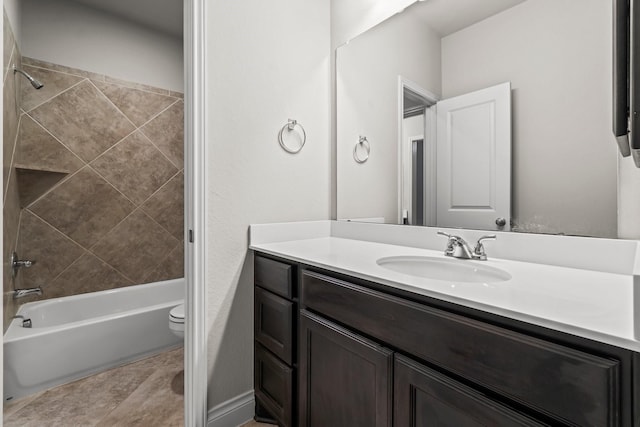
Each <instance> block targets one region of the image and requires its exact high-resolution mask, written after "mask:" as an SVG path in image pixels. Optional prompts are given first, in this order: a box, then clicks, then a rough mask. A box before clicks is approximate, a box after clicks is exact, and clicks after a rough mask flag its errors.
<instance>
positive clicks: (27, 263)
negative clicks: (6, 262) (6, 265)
mask: <svg viewBox="0 0 640 427" xmlns="http://www.w3.org/2000/svg"><path fill="white" fill-rule="evenodd" d="M35 263H36V262H35V261H32V260H28V259H19V258H18V254H17V253H15V252H14V253H12V254H11V269H12V270H11V276H12V277H13V278H15V277H16V275H17V274H18V270H19V269H21V268H29V267H31V266H33V264H35Z"/></svg>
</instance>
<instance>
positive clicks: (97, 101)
mask: <svg viewBox="0 0 640 427" xmlns="http://www.w3.org/2000/svg"><path fill="white" fill-rule="evenodd" d="M30 115H31V117H33V118H34V119H35V120H36V121H37V122H38V123H40V124H42V125H43V126H44V127H45V128H46V129H47V130H48V131H49V132H51V134H53V135H54V136H55V137H56V138H57V139H58V140H60V141H61V142H62V143H63V144H64V145H66V146H67V147H69V149H70V150H71V151H73V152H74V153H75V154H77V155H78V156H79V157H80V158H82V159H83V160H85V161H87V162H89V161H91V160H93V159H95V158H96V157H98V156H99V155H100V154H102V153H104V152H105V151H106V150H108V149H109V148H111V147H112V146H113V145H114V144H115V143H117V142H118V141H120V140H121V139H122V138H124V137H125V136H127V135H128V134H129V133H131V132H133V131H134V130H135V127H134V126H133V124H131V122H130V121H129V120H127V118H126V117H125V116H124V114H122V113H121V112H120V110H118V109H117V108H116V107H114V106H113V104H112V103H111V102H109V100H108V99H107V98H106V97H105V96H104V95H103V94H102V92H100V91H99V90H98V89H96V87H95V86H93V85H92V84H91V83H89V82H88V81H84V82H81V83H79V84H78V85H77V86H74V87H73V88H71V89H69V90H68V91H66V92H63V93H62V94H60V95H58V96H56V97H55V98H53V99H52V100H50V101H48V102H46V103H45V104H43V105H41V106H40V107H38V108H36V109H34V110H32V111H31V114H30Z"/></svg>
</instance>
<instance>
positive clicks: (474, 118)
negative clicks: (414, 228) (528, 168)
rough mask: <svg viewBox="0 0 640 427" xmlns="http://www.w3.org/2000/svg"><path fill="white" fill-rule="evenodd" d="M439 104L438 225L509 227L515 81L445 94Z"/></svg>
mask: <svg viewBox="0 0 640 427" xmlns="http://www.w3.org/2000/svg"><path fill="white" fill-rule="evenodd" d="M437 110H438V111H437V117H438V125H437V129H438V130H437V158H438V171H437V180H436V181H437V190H436V194H437V213H436V222H437V225H438V226H440V227H464V228H477V229H481V230H504V231H508V230H509V228H510V227H509V223H510V217H511V84H510V83H502V84H500V85H497V86H493V87H490V88H487V89H482V90H479V91H476V92H471V93H468V94H465V95H461V96H457V97H455V98H449V99H445V100H442V101H440V102H438V104H437ZM501 224H502V225H501Z"/></svg>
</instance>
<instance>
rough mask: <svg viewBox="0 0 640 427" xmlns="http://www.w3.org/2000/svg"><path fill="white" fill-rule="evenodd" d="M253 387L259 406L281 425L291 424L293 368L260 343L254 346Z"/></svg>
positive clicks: (285, 426)
mask: <svg viewBox="0 0 640 427" xmlns="http://www.w3.org/2000/svg"><path fill="white" fill-rule="evenodd" d="M254 388H255V394H256V399H257V400H258V403H259V404H260V406H261V407H262V408H264V409H266V410H267V412H269V414H271V416H273V417H275V418H276V419H277V420H278V421H279V422H280V425H281V426H284V427H287V426H290V425H292V424H291V419H292V415H293V413H292V410H293V407H292V402H293V369H291V368H290V367H288V366H287V365H285V364H284V363H282V362H281V361H280V360H278V359H277V358H276V357H275V356H273V355H272V354H271V353H269V352H268V351H267V350H265V349H264V348H263V347H262V346H260V344H256V347H255V367H254Z"/></svg>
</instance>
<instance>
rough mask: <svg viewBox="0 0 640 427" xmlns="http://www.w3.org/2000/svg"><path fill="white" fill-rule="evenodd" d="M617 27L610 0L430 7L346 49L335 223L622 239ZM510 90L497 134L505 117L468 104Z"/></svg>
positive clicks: (438, 0)
mask: <svg viewBox="0 0 640 427" xmlns="http://www.w3.org/2000/svg"><path fill="white" fill-rule="evenodd" d="M611 14H612V4H611V0H490V1H489V0H426V1H418V2H416V3H414V4H412V5H411V6H409V7H408V8H406V9H405V10H404V11H403V12H402V13H398V14H396V15H394V16H392V17H390V18H389V19H387V20H386V21H384V22H382V23H380V24H378V25H377V26H375V27H373V28H371V29H370V30H368V31H366V32H364V33H363V34H361V35H359V36H357V37H355V38H354V39H352V40H350V41H349V42H348V43H347V44H345V45H343V46H341V47H339V48H338V49H337V52H336V94H337V96H336V102H337V124H336V128H337V129H336V130H337V148H336V155H337V217H338V219H345V220H353V221H358V220H363V221H375V222H384V223H393V224H402V223H405V224H410V225H430V226H441V227H464V228H476V229H487V230H504V231H507V230H511V231H522V232H533V233H552V234H566V235H580V236H594V237H609V238H615V237H616V236H617V149H616V142H615V138H614V137H613V134H612V132H611V99H612V89H611V88H612V77H611V76H612V69H611V68H612V66H611V55H612V53H611V45H612V41H611V33H612V16H611ZM505 86H506V87H507V90H506V93H507V101H506V102H507V103H508V106H507V107H506V108H507V110H506V111H507V114H506V115H507V123H506V125H504V126H506V127H504V126H503V127H499V126H498V125H497V124H496V123H497V122H496V120H497V119H496V117H498V115H499V114H498V113H497V112H499V111H503V112H504V110H500V108H504V107H496V105H497V104H495V103H493V102H494V101H491V100H489V101H487V100H485V99H483V100H478V99H479V98H474V96H476V95H477V94H479V93H484V92H483V91H486V90H488V89H490V88H495V87H503V88H504V87H505ZM469 97H470V98H469ZM465 99H466V100H467V101H468V102H467V101H464V100H465ZM461 100H462V101H464V102H467V104H464V102H463V103H462V104H460V102H462V101H461ZM452 102H453V104H451V103H452ZM461 105H462V106H463V107H461ZM496 108H497V109H496ZM445 110H446V114H444V113H445ZM471 113H473V114H475V113H479V117H484V120H485V121H484V122H478V121H476V122H474V121H473V120H475V119H472V121H471V123H472V124H471V125H467V124H464V123H467V122H464V123H463V120H462V119H463V118H465V120H466V118H468V117H471V116H472V114H471ZM503 115H504V114H503ZM443 117H444V118H443ZM474 117H475V116H474ZM460 123H463V124H462V126H460ZM473 123H475V124H473ZM447 132H448V133H447ZM497 134H503V135H506V138H507V143H506V145H505V144H502V145H501V146H500V145H499V144H498V145H497V144H496V143H495V140H494V139H493V138H494V137H496V135H497ZM442 135H445V136H446V135H448V137H445V138H442ZM452 135H453V136H452ZM362 137H365V138H366V142H367V143H368V144H367V146H364V145H363V144H362V143H359V141H361V140H362ZM443 141H444V142H443ZM367 153H368V158H366V161H358V159H362V155H363V154H367ZM500 162H502V163H500ZM454 172H455V173H454ZM442 177H444V178H442ZM441 179H444V180H448V183H444V184H443V183H442V182H441ZM460 189H463V190H460ZM505 189H506V190H505ZM505 191H506V193H505ZM499 192H502V193H505V194H506V196H504V194H503V196H500V194H499ZM461 194H466V195H467V196H466V198H465V197H462V196H460V195H461ZM505 197H506V199H505ZM501 198H502V199H501ZM443 199H444V200H445V202H446V203H447V205H446V206H444V207H443V204H442V200H443ZM499 200H502V201H499ZM505 200H506V201H505ZM498 204H502V205H503V206H506V207H507V209H506V214H503V213H501V212H498V210H495V206H496V205H498ZM462 211H465V212H467V213H470V214H471V215H470V216H471V217H473V216H474V215H475V214H477V215H480V216H482V215H484V217H483V218H482V219H481V220H480V222H473V223H469V222H468V217H469V215H467V216H465V215H463V216H459V215H458V214H459V213H460V212H462Z"/></svg>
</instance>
